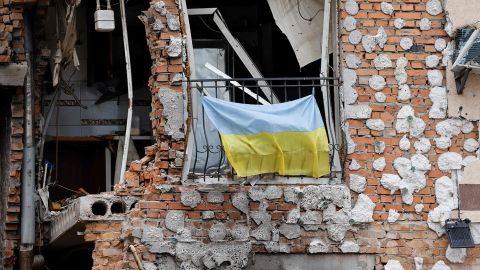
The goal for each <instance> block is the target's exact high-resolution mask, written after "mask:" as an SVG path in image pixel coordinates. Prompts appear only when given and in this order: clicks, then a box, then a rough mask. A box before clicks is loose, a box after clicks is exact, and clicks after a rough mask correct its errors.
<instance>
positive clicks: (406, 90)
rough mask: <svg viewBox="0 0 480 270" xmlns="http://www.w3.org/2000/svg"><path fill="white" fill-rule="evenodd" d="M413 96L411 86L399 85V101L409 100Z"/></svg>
mask: <svg viewBox="0 0 480 270" xmlns="http://www.w3.org/2000/svg"><path fill="white" fill-rule="evenodd" d="M411 97H412V92H411V91H410V87H409V86H408V85H406V84H402V85H400V86H399V87H398V95H397V100H398V101H408V100H410V98H411Z"/></svg>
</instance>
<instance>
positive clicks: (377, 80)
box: [368, 75, 387, 91]
mask: <svg viewBox="0 0 480 270" xmlns="http://www.w3.org/2000/svg"><path fill="white" fill-rule="evenodd" d="M368 85H369V86H370V88H372V89H373V90H375V91H381V90H382V89H384V88H385V86H386V85H387V83H386V82H385V78H384V77H382V76H380V75H373V76H371V77H370V79H368Z"/></svg>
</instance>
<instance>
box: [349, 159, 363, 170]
mask: <svg viewBox="0 0 480 270" xmlns="http://www.w3.org/2000/svg"><path fill="white" fill-rule="evenodd" d="M360 168H361V167H360V164H358V162H357V160H356V159H352V160H351V161H350V166H348V169H349V170H351V171H358V170H359V169H360Z"/></svg>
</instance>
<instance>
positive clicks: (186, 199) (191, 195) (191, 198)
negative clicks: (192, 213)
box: [180, 190, 202, 208]
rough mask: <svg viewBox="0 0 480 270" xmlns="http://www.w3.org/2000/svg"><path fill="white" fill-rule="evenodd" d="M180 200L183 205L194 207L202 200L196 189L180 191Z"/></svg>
mask: <svg viewBox="0 0 480 270" xmlns="http://www.w3.org/2000/svg"><path fill="white" fill-rule="evenodd" d="M180 200H181V202H182V204H183V205H185V206H188V207H190V208H195V207H196V206H197V205H198V204H199V203H200V202H201V201H202V196H201V195H200V193H199V192H198V191H196V190H192V191H182V193H181V195H180Z"/></svg>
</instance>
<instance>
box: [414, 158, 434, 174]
mask: <svg viewBox="0 0 480 270" xmlns="http://www.w3.org/2000/svg"><path fill="white" fill-rule="evenodd" d="M411 161H412V167H413V168H415V169H417V170H420V171H429V170H430V169H431V168H432V166H431V165H430V161H429V160H428V158H427V157H426V156H424V155H421V154H415V155H413V156H412V158H411Z"/></svg>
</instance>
